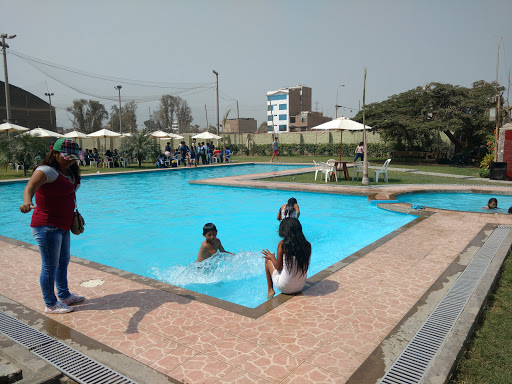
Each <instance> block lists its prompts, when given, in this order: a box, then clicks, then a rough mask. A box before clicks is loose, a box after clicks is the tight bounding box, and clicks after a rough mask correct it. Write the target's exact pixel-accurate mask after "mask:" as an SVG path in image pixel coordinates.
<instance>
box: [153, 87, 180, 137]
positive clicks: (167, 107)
mask: <svg viewBox="0 0 512 384" xmlns="http://www.w3.org/2000/svg"><path fill="white" fill-rule="evenodd" d="M179 100H180V98H179V97H175V96H171V95H163V96H162V97H161V98H160V108H159V109H158V110H157V111H156V112H155V113H154V115H153V119H154V120H155V122H158V123H160V127H161V128H160V129H162V130H164V131H170V130H171V129H172V123H173V122H174V120H175V117H176V115H177V113H178V109H179V106H178V104H179Z"/></svg>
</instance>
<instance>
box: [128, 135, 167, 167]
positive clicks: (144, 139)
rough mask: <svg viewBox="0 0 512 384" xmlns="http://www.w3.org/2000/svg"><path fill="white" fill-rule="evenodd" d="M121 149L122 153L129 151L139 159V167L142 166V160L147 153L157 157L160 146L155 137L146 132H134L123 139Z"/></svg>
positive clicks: (129, 153)
mask: <svg viewBox="0 0 512 384" xmlns="http://www.w3.org/2000/svg"><path fill="white" fill-rule="evenodd" d="M120 150H121V153H127V154H128V155H130V156H131V157H133V158H135V159H137V161H138V163H139V167H142V160H144V158H145V157H146V155H149V156H151V157H153V158H156V157H157V156H158V154H159V148H158V145H157V144H156V142H155V139H154V137H151V136H150V135H147V134H146V133H145V132H134V133H132V136H129V137H127V138H126V139H124V140H123V142H122V143H121V148H120Z"/></svg>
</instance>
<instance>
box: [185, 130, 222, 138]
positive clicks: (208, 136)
mask: <svg viewBox="0 0 512 384" xmlns="http://www.w3.org/2000/svg"><path fill="white" fill-rule="evenodd" d="M192 138H193V139H204V140H211V139H216V140H220V139H222V137H221V136H217V135H214V134H213V133H210V132H208V131H205V132H201V133H199V134H197V135H195V136H192Z"/></svg>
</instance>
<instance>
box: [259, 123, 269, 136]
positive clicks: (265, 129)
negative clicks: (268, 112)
mask: <svg viewBox="0 0 512 384" xmlns="http://www.w3.org/2000/svg"><path fill="white" fill-rule="evenodd" d="M267 132H268V124H267V123H266V122H265V121H264V122H263V123H261V124H260V126H259V127H258V133H267Z"/></svg>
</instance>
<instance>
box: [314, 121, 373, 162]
mask: <svg viewBox="0 0 512 384" xmlns="http://www.w3.org/2000/svg"><path fill="white" fill-rule="evenodd" d="M311 129H317V130H322V131H329V130H334V131H337V130H339V131H340V162H341V147H342V137H343V131H362V130H364V129H365V126H364V125H363V124H361V123H358V122H357V121H354V120H350V119H348V118H346V117H343V116H341V117H338V118H337V119H334V120H331V121H328V122H326V123H323V124H320V125H317V126H316V127H313V128H311ZM366 129H372V127H369V126H366Z"/></svg>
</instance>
